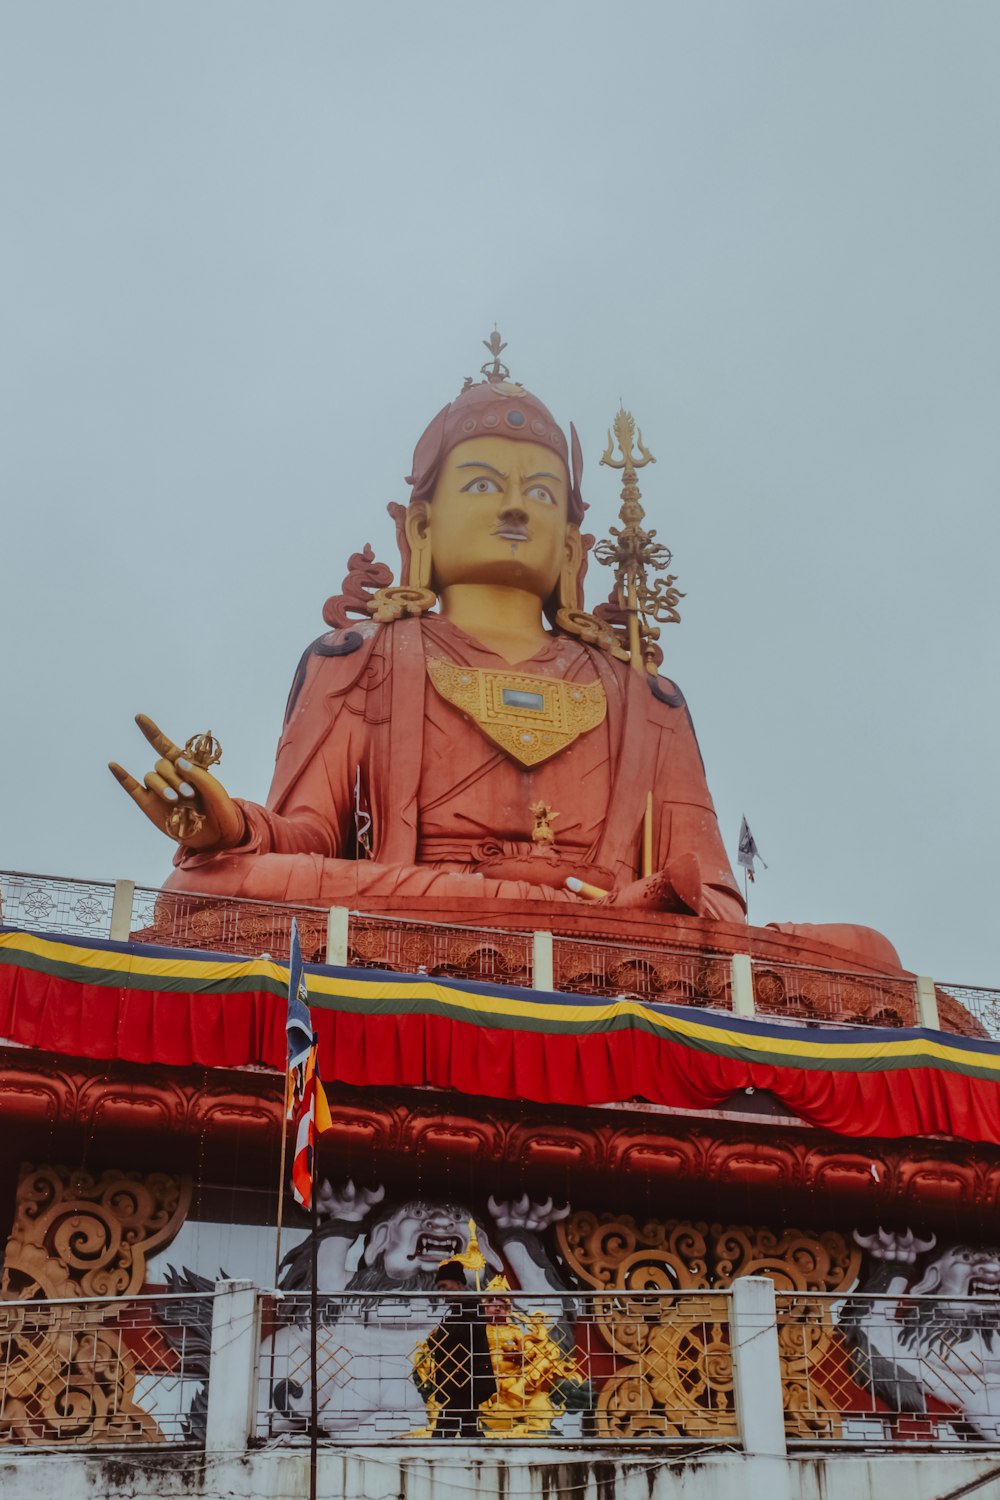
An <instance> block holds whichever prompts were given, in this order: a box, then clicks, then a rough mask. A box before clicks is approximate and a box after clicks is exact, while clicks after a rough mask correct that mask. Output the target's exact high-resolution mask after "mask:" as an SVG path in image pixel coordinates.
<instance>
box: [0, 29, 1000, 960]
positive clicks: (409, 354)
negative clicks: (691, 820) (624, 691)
mask: <svg viewBox="0 0 1000 1500" xmlns="http://www.w3.org/2000/svg"><path fill="white" fill-rule="evenodd" d="M998 64H1000V7H998V6H997V5H996V4H995V3H992V0H990V3H973V0H955V3H952V4H941V3H938V0H935V3H932V4H924V3H920V0H905V3H898V4H891V3H881V0H858V3H852V0H839V3H837V4H836V5H829V4H820V3H806V0H787V3H780V0H772V3H756V0H731V3H711V0H697V3H695V0H691V3H686V4H676V3H669V0H649V3H642V0H624V3H621V0H620V3H618V4H616V5H614V6H611V5H607V4H600V5H598V4H593V3H590V0H548V3H545V0H541V3H539V0H535V3H522V0H508V3H505V4H504V5H502V6H485V5H474V4H470V3H468V0H465V3H458V0H456V3H453V4H451V3H449V4H442V3H434V0H425V3H423V4H421V5H419V6H414V5H412V4H410V3H403V0H392V3H381V4H379V3H370V4H368V5H362V6H359V5H354V4H346V3H335V0H328V3H325V4H314V3H306V0H296V3H291V4H288V3H277V0H275V3H269V4H258V3H252V0H238V3H237V0H213V3H205V0H198V3H187V0H170V3H169V4H168V3H163V0H161V3H160V4H152V3H143V4H136V3H135V0H121V3H102V0H89V3H87V4H80V3H79V0H48V3H46V0H22V3H21V4H13V3H10V0H8V3H7V4H6V5H4V6H3V7H2V9H0V143H2V144H0V171H2V197H0V202H2V205H3V211H2V215H0V221H2V222H0V234H2V240H0V298H2V309H0V312H2V326H3V330H4V331H3V334H2V348H0V366H2V389H0V400H2V406H0V425H2V430H3V439H2V443H0V485H2V491H0V493H2V496H3V529H2V533H0V535H2V540H3V546H2V553H0V559H2V575H0V576H2V580H3V585H2V595H0V597H2V604H0V608H2V648H0V704H2V706H3V724H4V730H3V734H2V736H0V755H2V761H0V775H2V777H3V785H4V788H5V796H4V799H3V804H2V808H0V835H2V838H0V864H2V865H3V866H4V867H6V868H15V869H23V870H35V871H40V872H50V873H62V874H78V875H92V876H94V875H96V876H102V877H114V876H125V875H128V876H131V877H133V878H135V879H138V880H140V881H143V882H147V883H158V882H159V880H160V879H161V878H162V876H163V875H165V873H166V871H167V869H168V864H169V849H168V848H167V846H166V844H165V842H164V841H162V840H161V839H160V838H159V836H158V835H157V834H156V833H155V832H154V831H153V829H152V828H151V827H150V826H149V825H148V824H146V823H145V821H144V820H143V819H142V817H141V815H140V814H139V813H138V811H137V809H135V808H134V807H133V806H132V805H131V804H130V803H129V802H128V801H127V799H126V798H125V796H124V794H123V793H122V792H121V791H120V790H119V788H118V787H117V786H116V785H115V783H114V782H113V781H112V779H111V777H110V775H109V774H108V772H107V770H106V769H105V763H106V761H107V760H108V759H109V758H114V759H119V760H121V761H122V762H123V763H124V764H126V765H127V766H129V767H130V768H131V769H133V770H134V771H135V772H137V773H141V772H142V771H144V770H145V769H147V768H148V766H149V764H150V758H149V756H148V754H147V751H146V746H145V742H144V741H143V740H142V739H141V737H140V735H139V733H138V730H136V729H135V727H134V726H133V725H132V723H131V716H132V714H133V713H134V712H135V711H136V710H137V709H142V710H144V711H146V712H148V713H151V714H152V715H153V716H154V717H155V718H157V719H158V720H159V721H160V722H161V723H162V724H163V726H164V727H165V728H167V729H168V731H169V732H171V733H172V734H173V735H174V737H175V738H179V739H184V738H186V737H187V736H188V735H190V734H192V733H193V732H195V731H196V730H199V729H203V728H208V727H211V728H212V729H213V730H214V731H215V732H216V733H217V734H218V735H219V736H220V738H221V739H222V741H223V744H224V747H225V759H224V762H223V768H222V769H223V776H224V780H225V781H226V783H227V785H228V786H229V787H230V788H231V790H233V791H234V792H237V793H239V794H242V795H245V796H249V797H252V798H258V799H263V797H264V795H265V793H266V790H267V784H268V781H269V776H270V767H271V764H272V760H273V752H274V745H275V741H276V737H277V733H278V728H279V724H280V718H281V713H282V709H283V706H284V700H285V695H286V692H287V689H288V685H289V682H290V680H291V675H292V672H293V670H294V667H295V664H296V661H297V659H298V657H299V654H300V652H301V651H302V649H303V648H304V646H305V645H307V644H308V642H309V641H310V640H312V639H313V638H314V637H315V636H316V635H318V634H319V633H320V631H321V630H322V629H323V624H322V620H321V615H320V611H321V608H322V605H323V601H324V599H325V598H326V597H327V596H328V595H329V594H331V593H335V592H337V591H338V590H339V585H340V581H341V578H342V577H343V574H344V571H345V564H346V559H347V556H348V554H349V553H350V552H351V551H353V550H355V549H356V548H358V547H360V546H361V545H362V544H363V543H364V542H365V541H368V540H371V541H372V542H373V543H374V544H375V547H376V550H377V552H378V554H379V555H380V556H382V557H384V558H386V559H387V560H389V561H393V562H394V561H395V558H394V551H393V546H392V529H391V525H390V523H389V521H388V518H387V517H386V516H385V511H384V507H385V504H386V502H387V501H389V500H393V499H396V500H401V499H405V498H406V488H405V486H404V485H403V483H402V476H403V475H404V474H406V473H407V472H408V471H409V462H410V456H411V453H412V448H413V444H414V441H415V440H416V438H417V436H418V435H419V433H420V432H421V430H422V429H423V427H424V425H425V423H426V422H427V421H428V420H429V418H430V417H431V416H432V415H433V414H434V412H435V411H437V409H438V408H439V407H440V406H441V405H443V403H444V402H445V401H447V400H449V399H451V397H453V396H454V395H455V394H456V393H457V391H458V389H459V387H460V385H461V382H462V378H463V377H464V376H465V375H466V374H471V373H475V372H476V371H477V370H478V367H479V365H480V364H481V363H482V360H483V359H484V358H485V351H484V350H482V349H481V346H480V342H479V341H480V339H482V338H483V337H485V336H486V335H487V333H488V332H489V331H490V329H491V328H492V326H493V323H494V321H496V322H497V323H498V324H499V327H500V330H501V332H502V333H503V335H504V337H505V338H506V339H507V340H508V341H509V350H508V353H507V355H506V356H505V357H506V358H507V359H508V360H509V363H510V366H511V370H512V373H513V375H514V377H515V378H517V379H520V380H522V381H523V382H524V383H525V384H526V385H528V386H529V387H530V388H531V389H532V390H534V391H536V392H537V393H538V394H539V395H540V396H541V397H542V398H543V399H544V400H545V401H546V402H547V403H548V404H549V405H550V406H551V407H552V408H553V410H554V411H555V413H556V415H557V417H558V418H559V419H560V420H561V421H562V422H563V423H564V424H565V423H568V422H569V420H570V419H572V420H574V421H575V422H576V424H577V426H578V428H579V430H580V433H581V437H582V440H583V444H584V449H585V454H586V459H587V473H586V477H585V486H584V492H585V495H586V496H587V498H588V499H589V500H590V504H591V511H590V515H589V517H588V524H589V525H590V526H591V529H593V530H595V531H596V532H597V533H598V534H599V535H603V534H605V533H606V530H607V527H608V525H609V523H610V522H611V521H612V520H613V519H614V516H615V512H616V509H617V486H616V484H615V479H614V476H613V475H611V474H609V473H608V471H607V470H602V469H598V467H597V459H598V458H599V456H600V453H601V450H602V448H603V444H604V441H605V431H606V428H607V426H608V424H609V422H610V420H611V418H612V416H613V414H614V411H615V409H616V407H617V403H618V398H619V396H622V397H623V398H624V400H625V403H626V405H627V406H629V407H630V408H631V409H632V411H633V412H634V413H635V415H636V418H637V419H638V421H639V423H640V425H641V426H642V428H643V432H644V435H645V438H646V441H647V443H648V445H649V446H650V447H651V448H652V450H653V452H654V453H655V454H656V456H657V458H658V463H657V465H656V467H655V469H652V470H647V471H646V475H645V482H644V484H643V494H644V499H645V502H646V504H647V509H648V512H649V514H650V519H651V522H652V524H654V525H656V526H657V527H658V530H659V535H660V537H661V539H662V540H665V541H667V542H668V543H669V545H670V546H671V547H672V548H673V550H674V554H675V568H676V571H677V573H678V579H679V586H680V587H681V588H683V589H685V591H686V593H687V598H686V599H685V600H684V603H683V623H682V624H681V625H680V626H679V627H676V626H675V627H671V628H670V630H669V631H668V632H667V652H668V662H667V667H666V670H667V671H668V672H669V673H670V674H671V675H673V676H676V678H677V680H678V681H679V682H680V684H681V686H682V687H683V688H684V691H685V692H686V694H687V697H688V700H689V702H690V704H691V707H692V711H693V714H694V718H695V723H696V725H697V727H698V731H699V735H700V738H701V743H702V748H703V751H704V754H705V759H706V762H707V766H708V771H709V781H710V785H711V786H712V789H713V792H714V795H715V799H716V805H717V808H718V811H719V816H720V820H721V824H722V828H723V833H724V835H725V837H726V840H727V844H728V846H729V849H730V852H731V855H732V856H733V858H735V844H736V835H737V832H738V829H739V821H740V815H741V813H743V812H745V813H746V814H747V816H748V818H749V820H750V823H751V826H752V828H753V830H754V833H755V835H756V838H757V842H758V844H759V846H760V848H761V851H762V852H763V855H764V858H765V859H766V860H767V861H768V864H769V867H770V868H769V869H768V870H767V871H766V872H763V873H762V875H761V878H760V880H759V882H758V884H757V887H756V889H755V891H754V892H753V893H752V915H753V918H754V920H755V921H759V922H764V921H767V920H770V919H779V918H788V919H797V920H800V921H822V920H829V921H837V920H855V921H863V922H868V923H870V924H871V925H874V926H877V927H880V928H882V929H883V930H884V931H885V932H886V933H887V934H888V935H889V936H890V937H891V938H892V939H893V940H894V941H895V942H896V944H897V946H898V947H899V949H900V952H901V954H902V957H903V960H904V962H905V963H906V964H907V965H908V966H911V967H913V968H915V969H918V970H919V971H921V972H926V973H931V974H934V975H935V976H936V977H938V978H943V979H952V980H965V981H967V982H979V983H986V984H990V983H992V984H1000V961H998V958H997V954H996V940H995V936H994V934H995V930H996V922H995V914H994V908H995V905H996V896H995V889H996V882H995V878H994V851H995V849H996V847H997V841H998V834H1000V826H998V825H1000V799H998V795H997V790H996V783H997V772H996V744H997V727H998V709H997V628H996V614H997V603H996V598H995V587H994V580H995V573H996V554H997V541H998V521H997V498H998V497H997V489H998V473H1000V462H998V460H1000V440H998V433H1000V424H998V420H997V417H998V400H997V398H998V385H1000V373H998V372H1000V356H998V349H1000V316H998V312H1000V293H998V283H1000V276H998V266H1000V232H998V231H1000V207H998V169H997V142H998V138H1000V89H998V87H997V76H998ZM595 572H596V569H595ZM602 572H603V570H602ZM591 583H592V585H593V584H594V572H592V574H591ZM606 592H607V580H606V579H605V578H604V577H603V576H602V578H601V579H600V587H597V586H592V588H591V598H590V602H591V603H592V604H593V603H596V602H597V601H598V600H599V599H600V598H602V597H603V596H604V595H605V593H606Z"/></svg>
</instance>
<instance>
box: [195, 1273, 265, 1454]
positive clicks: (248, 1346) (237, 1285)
mask: <svg viewBox="0 0 1000 1500" xmlns="http://www.w3.org/2000/svg"><path fill="white" fill-rule="evenodd" d="M258 1336H259V1324H258V1317H257V1289H256V1287H255V1286H254V1284H253V1282H252V1281H217V1282H216V1283H215V1299H214V1302H213V1304H212V1360H211V1364H210V1365H209V1377H208V1419H207V1423H206V1427H205V1450H206V1452H208V1453H245V1452H246V1448H247V1439H248V1437H249V1436H250V1432H251V1429H252V1425H253V1424H254V1419H255V1415H256V1404H257V1355H258Z"/></svg>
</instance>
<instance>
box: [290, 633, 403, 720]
mask: <svg viewBox="0 0 1000 1500" xmlns="http://www.w3.org/2000/svg"><path fill="white" fill-rule="evenodd" d="M380 630H381V627H380V626H378V625H376V624H375V622H374V621H373V620H359V621H358V622H357V623H356V624H355V623H353V622H352V624H351V625H349V626H347V627H345V628H344V629H341V630H328V631H326V632H325V633H324V634H323V635H320V636H317V637H316V639H315V640H314V641H312V642H310V644H309V645H308V646H307V647H306V649H305V650H304V651H303V653H302V655H301V656H300V658H299V664H298V666H297V667H296V669H295V676H294V677H293V679H292V686H291V688H290V690H289V693H288V702H287V704H286V705H285V723H286V724H287V723H288V720H289V719H290V717H291V715H292V712H293V710H294V709H295V706H296V704H297V703H298V700H299V697H300V696H301V693H302V689H303V688H304V687H305V685H306V682H307V681H313V680H315V679H316V678H318V677H319V676H322V679H323V687H324V689H325V690H326V691H331V692H337V691H339V692H344V691H346V690H347V689H348V688H349V687H351V686H353V684H354V683H355V682H356V681H357V679H358V677H359V676H360V675H361V672H362V670H363V668H364V666H365V663H366V662H367V661H368V658H369V657H370V655H371V652H372V648H373V647H374V645H375V643H376V641H377V640H378V637H379V634H380Z"/></svg>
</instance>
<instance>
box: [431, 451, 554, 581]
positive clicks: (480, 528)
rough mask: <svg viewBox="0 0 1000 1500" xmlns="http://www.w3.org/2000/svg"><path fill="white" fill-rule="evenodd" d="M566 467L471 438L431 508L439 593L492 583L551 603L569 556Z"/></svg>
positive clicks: (448, 468) (451, 457) (548, 454)
mask: <svg viewBox="0 0 1000 1500" xmlns="http://www.w3.org/2000/svg"><path fill="white" fill-rule="evenodd" d="M568 493H569V484H568V478H567V474H566V466H565V464H564V463H563V461H562V459H561V458H559V456H558V455H557V454H555V453H553V452H552V450H551V449H550V448H543V447H541V446H539V445H538V444H537V443H521V442H516V441H514V440H512V439H510V438H502V437H476V438H469V439H468V440H467V441H466V442H464V443H459V445H458V447H457V448H453V449H452V451H451V453H449V454H448V457H447V459H446V460H445V463H444V467H443V468H442V470H441V475H440V477H439V479H438V482H437V485H436V487H435V490H434V495H433V498H432V500H431V502H430V505H429V506H428V507H427V510H426V513H425V518H424V520H423V528H424V535H425V536H426V537H427V539H428V540H429V542H430V548H431V558H432V563H433V581H434V586H435V588H436V589H437V590H438V592H440V591H441V590H443V589H446V588H448V587H449V586H450V585H452V584H459V583H491V584H505V585H507V586H508V587H512V588H521V589H526V590H528V591H529V592H530V593H533V594H537V595H538V597H539V598H540V599H547V598H548V596H549V595H550V594H551V593H552V590H553V589H554V588H555V585H556V581H557V579H558V577H559V571H560V569H561V568H562V565H563V563H564V561H565V559H566V555H567V532H568V527H567V523H566V506H567V499H568Z"/></svg>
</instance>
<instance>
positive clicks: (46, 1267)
mask: <svg viewBox="0 0 1000 1500" xmlns="http://www.w3.org/2000/svg"><path fill="white" fill-rule="evenodd" d="M190 1202H191V1179H190V1178H189V1177H170V1176H168V1175H167V1174H166V1173H165V1172H152V1173H150V1174H149V1176H147V1177H140V1176H139V1174H138V1173H127V1172H116V1171H109V1172H104V1173H102V1175H101V1176H100V1177H98V1178H94V1177H92V1176H91V1175H90V1173H89V1172H81V1171H74V1172H70V1171H67V1170H66V1168H65V1167H47V1166H46V1167H32V1166H25V1167H23V1168H22V1170H21V1178H20V1182H19V1183H18V1189H17V1208H16V1212H15V1218H14V1227H13V1228H12V1230H11V1232H10V1238H9V1239H8V1241H7V1249H6V1251H5V1253H4V1264H3V1278H2V1281H0V1297H2V1298H3V1299H5V1300H9V1299H12V1298H25V1297H127V1296H129V1295H131V1294H132V1293H134V1292H137V1291H138V1290H139V1288H140V1287H141V1286H142V1284H143V1281H144V1280H145V1276H146V1259H147V1257H148V1256H149V1255H150V1254H151V1253H152V1252H154V1251H155V1250H158V1249H159V1248H160V1247H161V1246H162V1245H166V1244H169V1242H170V1240H172V1239H173V1237H174V1235H175V1234H176V1233H177V1231H178V1229H179V1228H180V1226H181V1225H182V1224H183V1222H184V1220H185V1218H186V1217H187V1211H188V1208H189V1206H190Z"/></svg>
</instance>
